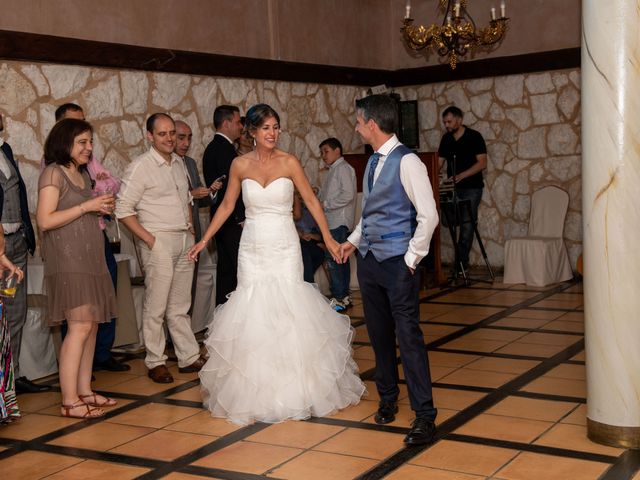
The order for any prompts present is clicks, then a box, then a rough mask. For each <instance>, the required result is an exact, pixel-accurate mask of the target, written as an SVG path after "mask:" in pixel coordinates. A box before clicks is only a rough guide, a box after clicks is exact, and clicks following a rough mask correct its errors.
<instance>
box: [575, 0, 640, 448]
mask: <svg viewBox="0 0 640 480" xmlns="http://www.w3.org/2000/svg"><path fill="white" fill-rule="evenodd" d="M639 11H640V2H639V1H638V0H607V1H606V2H605V1H602V0H584V1H583V2H582V15H583V23H582V24H583V27H582V28H583V32H582V152H583V153H582V209H583V230H584V298H585V323H586V333H585V335H586V354H587V432H588V436H589V438H590V439H591V440H593V441H595V442H599V443H604V444H607V445H613V446H621V447H626V448H629V447H631V448H640V318H639V317H640V247H639V245H638V235H639V233H640V95H639V94H638V89H639V88H640V35H638V26H639V25H640V13H639Z"/></svg>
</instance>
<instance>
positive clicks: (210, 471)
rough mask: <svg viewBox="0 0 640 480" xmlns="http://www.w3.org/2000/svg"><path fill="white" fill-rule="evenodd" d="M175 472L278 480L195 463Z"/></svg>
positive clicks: (240, 479) (243, 479)
mask: <svg viewBox="0 0 640 480" xmlns="http://www.w3.org/2000/svg"><path fill="white" fill-rule="evenodd" d="M176 472H179V473H186V474H190V475H200V476H203V477H212V478H220V479H224V480H278V477H272V476H269V477H267V476H265V475H256V474H254V473H243V472H233V471H231V470H222V469H218V468H206V467H199V466H197V465H188V466H186V467H183V468H180V469H178V470H176ZM138 478H142V477H138Z"/></svg>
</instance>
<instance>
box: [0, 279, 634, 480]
mask: <svg viewBox="0 0 640 480" xmlns="http://www.w3.org/2000/svg"><path fill="white" fill-rule="evenodd" d="M354 297H355V298H356V305H355V306H354V308H353V309H352V310H351V312H350V313H351V315H352V322H353V325H354V327H355V328H356V337H355V343H354V357H355V359H356V361H357V363H358V365H359V366H360V369H361V375H362V377H363V379H364V380H365V381H366V383H367V386H368V390H369V394H368V396H367V397H365V398H364V399H363V400H362V401H361V402H360V404H359V405H357V406H354V407H351V408H348V409H346V410H344V411H341V412H336V414H335V415H333V416H332V417H329V418H313V419H311V420H309V421H306V422H285V423H282V424H277V425H265V424H255V425H251V426H248V427H238V426H236V425H232V424H229V423H227V422H225V421H224V420H221V419H214V418H212V417H211V416H210V415H209V412H207V411H203V410H202V408H201V403H200V401H201V397H200V389H199V385H198V379H197V376H196V375H195V374H186V375H185V374H179V373H178V372H177V368H176V367H175V365H171V370H172V372H173V373H174V375H175V377H176V382H175V383H173V384H171V385H158V384H154V383H152V382H151V381H150V380H149V379H148V378H147V377H146V369H145V368H144V364H143V362H142V360H141V359H140V358H133V357H131V358H129V364H130V365H131V366H132V367H133V368H132V369H131V371H130V372H127V373H117V374H116V373H109V372H98V373H97V374H96V377H97V379H96V382H95V384H94V386H95V388H96V389H98V390H100V391H101V392H102V393H104V394H108V395H110V396H113V397H115V398H117V399H118V401H119V403H118V406H117V407H115V408H112V409H110V411H109V412H108V414H107V416H105V417H104V418H102V419H99V420H95V421H91V422H83V421H78V420H72V419H64V418H61V417H59V415H58V411H59V407H58V405H59V394H58V392H51V393H44V394H32V395H22V396H20V397H19V398H18V400H19V403H20V406H21V408H22V411H23V413H24V417H23V418H22V419H21V420H20V421H19V422H17V423H15V424H12V425H9V426H4V427H0V472H2V478H6V479H11V480H17V479H36V478H51V479H54V478H55V479H76V478H78V479H103V478H104V479H128V478H141V479H156V478H167V479H175V480H178V479H182V480H195V479H198V478H218V479H234V480H245V479H247V480H249V479H258V478H282V479H304V480H307V479H309V480H311V479H343V478H344V479H349V478H362V479H382V478H387V479H434V480H453V479H496V480H529V479H531V480H540V479H542V480H554V479H559V480H581V479H585V480H587V479H603V480H608V479H615V480H622V479H634V478H635V479H640V473H638V468H639V467H640V455H639V454H638V452H625V451H624V450H621V449H616V448H611V447H605V446H602V445H598V444H595V443H592V442H590V441H589V440H588V439H587V438H586V427H585V425H586V418H585V415H586V406H585V395H586V387H585V372H584V352H583V349H584V339H583V332H584V325H583V313H582V303H583V300H582V289H581V284H579V283H577V284H576V283H565V284H561V285H554V286H550V287H548V288H545V289H540V288H527V287H525V286H522V285H518V286H505V285H502V284H499V283H494V284H492V285H490V284H486V283H474V284H473V285H471V286H470V287H458V288H450V289H445V290H439V289H436V290H430V291H425V292H423V303H422V304H421V308H420V312H421V318H422V323H423V325H422V326H423V331H424V335H425V340H426V342H427V343H428V347H429V358H430V361H431V371H432V377H433V380H434V398H435V402H436V406H437V407H438V411H439V414H438V420H437V423H438V426H439V434H438V439H437V441H436V442H435V443H434V444H432V445H429V446H424V447H412V448H406V447H405V446H404V444H403V442H402V439H403V437H404V435H405V434H406V432H407V429H408V427H409V426H410V424H411V421H412V420H413V413H412V412H411V409H410V408H409V400H408V397H407V390H406V386H405V385H401V395H400V399H399V403H400V411H399V413H398V415H397V418H396V420H395V422H393V423H391V424H389V425H385V426H378V425H376V424H375V422H374V421H373V415H374V413H375V411H376V408H377V400H378V397H377V395H376V392H375V386H374V384H373V382H372V378H373V369H374V367H375V363H374V360H373V351H372V349H371V347H370V345H369V341H368V336H367V332H366V328H365V325H364V319H363V317H362V315H363V314H362V306H361V305H360V303H359V301H358V295H357V294H356V295H354ZM401 378H404V377H403V374H402V371H401ZM55 381H56V379H50V383H52V384H54V385H55Z"/></svg>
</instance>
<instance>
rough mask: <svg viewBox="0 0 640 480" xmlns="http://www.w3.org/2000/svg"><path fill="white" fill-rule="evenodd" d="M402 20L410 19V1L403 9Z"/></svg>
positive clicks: (408, 0)
mask: <svg viewBox="0 0 640 480" xmlns="http://www.w3.org/2000/svg"><path fill="white" fill-rule="evenodd" d="M405 12H406V13H405V15H404V18H411V0H407V6H406V7H405Z"/></svg>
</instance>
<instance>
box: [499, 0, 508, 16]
mask: <svg viewBox="0 0 640 480" xmlns="http://www.w3.org/2000/svg"><path fill="white" fill-rule="evenodd" d="M500 16H501V17H502V18H507V4H506V3H505V2H504V1H502V2H500Z"/></svg>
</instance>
